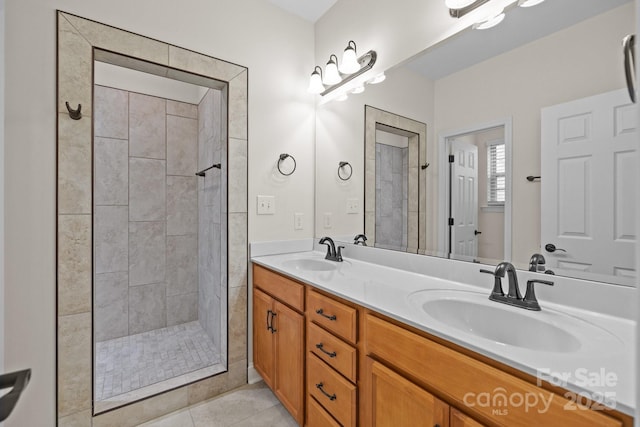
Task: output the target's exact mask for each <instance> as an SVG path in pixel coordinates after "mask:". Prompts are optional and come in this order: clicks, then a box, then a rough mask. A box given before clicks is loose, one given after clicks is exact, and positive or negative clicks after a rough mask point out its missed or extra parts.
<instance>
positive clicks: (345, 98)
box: [336, 93, 349, 101]
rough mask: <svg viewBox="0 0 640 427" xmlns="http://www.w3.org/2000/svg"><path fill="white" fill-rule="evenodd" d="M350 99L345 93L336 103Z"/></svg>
mask: <svg viewBox="0 0 640 427" xmlns="http://www.w3.org/2000/svg"><path fill="white" fill-rule="evenodd" d="M348 98H349V96H348V95H347V94H346V93H343V94H342V95H340V96H339V97H337V98H336V101H346V100H347V99H348Z"/></svg>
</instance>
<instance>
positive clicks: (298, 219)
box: [293, 212, 304, 230]
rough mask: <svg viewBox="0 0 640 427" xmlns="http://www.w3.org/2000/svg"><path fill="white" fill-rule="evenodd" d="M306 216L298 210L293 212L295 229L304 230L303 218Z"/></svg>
mask: <svg viewBox="0 0 640 427" xmlns="http://www.w3.org/2000/svg"><path fill="white" fill-rule="evenodd" d="M303 217H304V214H303V213H300V212H296V213H294V214H293V229H294V230H302V228H303V227H302V218H303Z"/></svg>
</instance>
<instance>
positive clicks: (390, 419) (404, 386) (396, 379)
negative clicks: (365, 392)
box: [367, 359, 449, 427]
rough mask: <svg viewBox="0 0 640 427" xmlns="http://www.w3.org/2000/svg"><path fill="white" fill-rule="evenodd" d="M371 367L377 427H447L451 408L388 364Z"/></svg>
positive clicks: (371, 385)
mask: <svg viewBox="0 0 640 427" xmlns="http://www.w3.org/2000/svg"><path fill="white" fill-rule="evenodd" d="M367 363H369V364H370V366H371V369H370V372H371V379H370V380H371V381H370V387H371V397H372V399H371V402H372V408H371V410H372V420H373V426H376V427H415V426H425V427H434V426H440V427H445V426H447V425H448V421H449V406H448V405H447V404H446V403H444V402H442V401H440V400H438V399H436V398H435V397H434V396H433V395H432V394H430V393H428V392H426V391H425V390H423V389H422V388H420V387H418V386H417V385H415V384H414V383H412V382H411V381H409V380H407V379H406V378H404V377H402V376H400V375H398V374H396V373H395V372H393V371H392V370H390V369H388V368H387V367H385V366H384V365H382V364H380V363H378V362H375V361H373V359H368V362H367Z"/></svg>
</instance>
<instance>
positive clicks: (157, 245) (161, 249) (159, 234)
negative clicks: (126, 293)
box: [129, 221, 166, 286]
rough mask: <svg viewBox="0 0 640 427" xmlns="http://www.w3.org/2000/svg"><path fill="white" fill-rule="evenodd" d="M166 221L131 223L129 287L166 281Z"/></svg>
mask: <svg viewBox="0 0 640 427" xmlns="http://www.w3.org/2000/svg"><path fill="white" fill-rule="evenodd" d="M165 256H166V237H165V223H164V221H156V222H130V223H129V285H130V286H136V285H145V284H149V283H158V282H163V283H164V281H165Z"/></svg>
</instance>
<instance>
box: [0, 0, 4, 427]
mask: <svg viewBox="0 0 640 427" xmlns="http://www.w3.org/2000/svg"><path fill="white" fill-rule="evenodd" d="M4 341H5V333H4V0H0V373H3V372H5V371H4ZM0 425H2V423H0Z"/></svg>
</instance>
